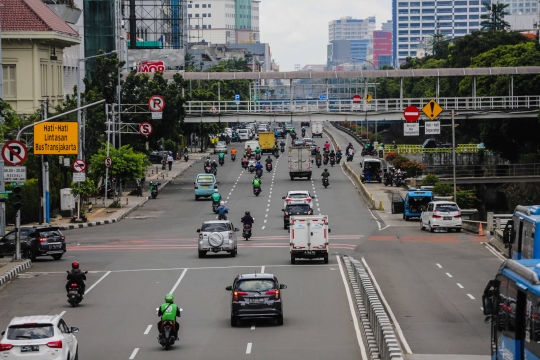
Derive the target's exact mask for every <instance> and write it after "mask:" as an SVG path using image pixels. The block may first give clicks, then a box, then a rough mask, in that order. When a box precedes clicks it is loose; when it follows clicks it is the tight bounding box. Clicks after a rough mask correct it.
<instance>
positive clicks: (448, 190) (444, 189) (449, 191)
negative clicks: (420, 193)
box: [433, 182, 454, 196]
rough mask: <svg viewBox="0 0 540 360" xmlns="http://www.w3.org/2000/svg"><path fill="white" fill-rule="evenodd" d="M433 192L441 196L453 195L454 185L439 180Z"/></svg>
mask: <svg viewBox="0 0 540 360" xmlns="http://www.w3.org/2000/svg"><path fill="white" fill-rule="evenodd" d="M433 193H434V194H435V195H439V196H453V195H454V187H453V186H452V185H450V184H445V183H441V182H438V183H436V184H435V185H434V186H433Z"/></svg>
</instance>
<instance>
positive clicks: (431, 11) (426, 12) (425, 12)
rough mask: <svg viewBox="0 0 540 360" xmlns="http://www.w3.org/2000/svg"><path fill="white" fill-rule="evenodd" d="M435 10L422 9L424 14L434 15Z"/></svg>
mask: <svg viewBox="0 0 540 360" xmlns="http://www.w3.org/2000/svg"><path fill="white" fill-rule="evenodd" d="M434 13H435V9H422V14H434Z"/></svg>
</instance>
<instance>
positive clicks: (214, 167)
mask: <svg viewBox="0 0 540 360" xmlns="http://www.w3.org/2000/svg"><path fill="white" fill-rule="evenodd" d="M210 166H211V167H212V169H217V163H216V160H212V164H210Z"/></svg>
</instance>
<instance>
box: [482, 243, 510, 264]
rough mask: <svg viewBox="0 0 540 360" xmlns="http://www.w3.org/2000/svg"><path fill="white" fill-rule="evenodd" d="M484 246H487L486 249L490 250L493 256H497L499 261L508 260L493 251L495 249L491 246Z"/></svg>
mask: <svg viewBox="0 0 540 360" xmlns="http://www.w3.org/2000/svg"><path fill="white" fill-rule="evenodd" d="M484 246H485V248H486V249H488V250H489V251H490V252H491V253H492V254H493V255H495V256H496V257H497V259H499V260H501V261H504V260H506V258H505V257H504V256H503V255H501V254H499V253H498V252H497V251H495V250H493V249H492V248H491V246H489V245H484Z"/></svg>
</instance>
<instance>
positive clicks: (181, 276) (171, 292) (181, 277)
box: [169, 269, 187, 294]
mask: <svg viewBox="0 0 540 360" xmlns="http://www.w3.org/2000/svg"><path fill="white" fill-rule="evenodd" d="M186 272H187V269H184V271H182V275H180V277H179V278H178V281H177V282H176V284H174V286H173V288H172V289H171V291H169V294H173V293H174V290H176V288H177V287H178V285H180V281H182V279H183V278H184V275H186Z"/></svg>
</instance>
